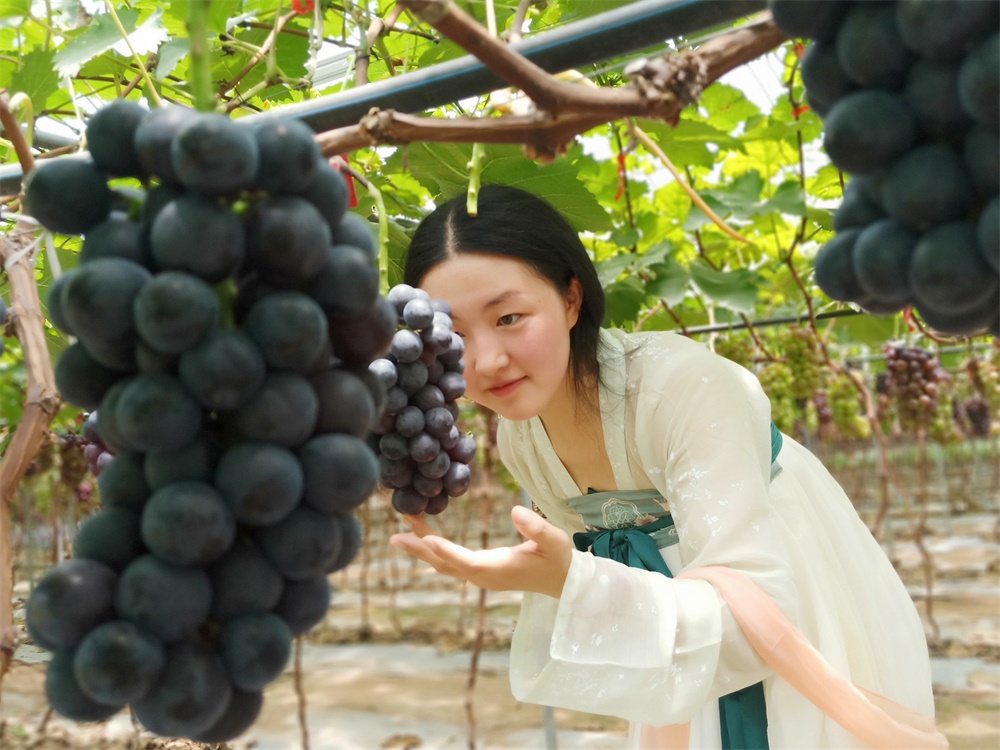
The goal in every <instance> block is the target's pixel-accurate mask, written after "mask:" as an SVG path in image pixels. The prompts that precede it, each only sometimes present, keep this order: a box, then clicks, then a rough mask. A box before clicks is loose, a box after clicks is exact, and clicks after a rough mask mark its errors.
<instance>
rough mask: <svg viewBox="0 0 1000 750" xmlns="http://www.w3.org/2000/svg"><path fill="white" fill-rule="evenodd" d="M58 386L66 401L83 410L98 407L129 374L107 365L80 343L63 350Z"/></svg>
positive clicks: (55, 369)
mask: <svg viewBox="0 0 1000 750" xmlns="http://www.w3.org/2000/svg"><path fill="white" fill-rule="evenodd" d="M54 374H55V379H56V387H57V388H58V389H59V393H60V395H61V396H62V397H63V399H64V400H65V401H68V402H69V403H71V404H73V405H74V406H79V407H80V408H82V409H96V408H97V407H98V406H99V405H100V403H101V399H102V398H104V394H105V393H107V392H108V389H109V388H111V386H112V385H114V384H115V383H117V382H118V381H119V380H121V379H122V378H123V377H125V375H126V374H127V373H125V372H123V371H122V370H115V369H112V368H110V367H105V366H104V365H102V364H101V363H100V362H98V361H97V360H96V359H94V358H93V357H92V356H91V355H90V353H89V352H88V351H87V348H86V347H85V346H84V345H83V344H81V343H80V342H75V343H72V344H70V345H69V346H67V347H66V348H65V349H63V350H62V351H61V352H60V353H59V357H58V358H57V359H56V364H55V368H54Z"/></svg>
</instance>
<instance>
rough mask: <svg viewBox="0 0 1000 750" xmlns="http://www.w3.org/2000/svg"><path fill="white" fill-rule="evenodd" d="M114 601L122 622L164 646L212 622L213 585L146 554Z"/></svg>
mask: <svg viewBox="0 0 1000 750" xmlns="http://www.w3.org/2000/svg"><path fill="white" fill-rule="evenodd" d="M114 601H115V608H116V610H117V612H118V615H119V617H121V619H123V620H128V621H129V622H132V623H134V624H135V625H137V626H138V627H140V628H142V629H143V630H145V631H147V632H148V633H150V634H152V635H154V636H156V637H157V638H159V639H160V640H161V641H163V642H164V643H175V642H177V641H180V640H181V639H182V638H185V637H186V636H188V635H191V634H192V633H194V632H195V631H196V630H197V629H198V628H200V627H201V626H202V625H203V624H204V623H205V621H206V620H207V619H208V613H209V608H210V607H211V603H212V584H211V583H210V581H209V579H208V575H207V574H206V573H205V572H204V571H203V570H201V569H200V568H182V567H179V566H177V565H171V564H170V563H168V562H165V561H163V560H160V559H159V558H157V557H155V556H153V555H143V556H142V557H138V558H136V559H135V560H133V561H132V562H131V563H129V565H128V567H126V568H125V570H124V571H122V574H121V576H120V577H119V580H118V588H117V591H116V592H115V599H114ZM153 731H155V730H153Z"/></svg>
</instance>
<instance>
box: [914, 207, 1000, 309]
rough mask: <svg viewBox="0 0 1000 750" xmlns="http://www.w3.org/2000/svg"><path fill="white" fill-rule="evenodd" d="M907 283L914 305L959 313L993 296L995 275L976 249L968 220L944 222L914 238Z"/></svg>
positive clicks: (976, 244) (995, 285)
mask: <svg viewBox="0 0 1000 750" xmlns="http://www.w3.org/2000/svg"><path fill="white" fill-rule="evenodd" d="M909 283H910V286H911V288H912V289H913V296H914V299H915V301H916V303H917V308H918V309H920V307H921V305H925V306H926V307H928V308H930V309H931V310H941V311H948V312H951V313H962V312H967V311H969V310H972V309H973V308H975V307H977V306H978V305H980V304H982V303H983V302H984V301H986V300H989V299H991V298H992V297H993V296H995V294H996V292H997V288H998V280H997V275H996V273H995V272H993V270H992V269H991V268H990V267H989V266H988V265H987V263H986V261H985V260H984V259H983V257H982V255H981V254H980V253H979V250H978V243H977V240H976V229H975V227H974V226H973V224H972V223H971V222H967V221H959V222H952V223H949V224H943V225H941V226H939V227H936V228H934V229H933V230H931V231H929V232H926V233H924V234H923V235H922V236H921V237H920V239H919V240H918V241H917V244H916V249H915V250H914V253H913V258H912V260H911V262H910V269H909Z"/></svg>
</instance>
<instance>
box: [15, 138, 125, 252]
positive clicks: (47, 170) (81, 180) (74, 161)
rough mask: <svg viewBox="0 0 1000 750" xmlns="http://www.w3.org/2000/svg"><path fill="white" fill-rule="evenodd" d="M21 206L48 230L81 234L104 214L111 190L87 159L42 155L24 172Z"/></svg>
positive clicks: (108, 207) (104, 217)
mask: <svg viewBox="0 0 1000 750" xmlns="http://www.w3.org/2000/svg"><path fill="white" fill-rule="evenodd" d="M24 209H25V212H26V213H27V214H29V215H30V216H33V217H35V218H36V219H38V221H40V222H41V223H42V225H43V226H44V227H45V228H46V229H48V230H50V231H52V232H62V233H63V234H83V233H84V232H86V231H87V230H89V229H91V228H92V227H96V226H97V225H98V224H100V223H101V222H102V221H104V220H105V219H106V218H108V214H110V213H111V190H110V189H109V188H108V183H107V181H106V178H105V177H104V175H102V174H101V172H100V171H99V170H98V169H97V166H96V165H95V164H94V162H93V161H91V160H89V159H78V158H69V157H66V158H62V159H46V160H44V161H38V162H36V164H35V166H34V168H33V169H32V170H31V171H30V172H28V174H27V175H26V176H25V179H24Z"/></svg>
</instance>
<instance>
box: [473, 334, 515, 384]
mask: <svg viewBox="0 0 1000 750" xmlns="http://www.w3.org/2000/svg"><path fill="white" fill-rule="evenodd" d="M470 348H471V349H472V351H469V349H470ZM465 359H466V363H467V366H468V364H471V365H472V366H473V368H474V369H475V373H476V374H477V375H480V376H490V375H493V374H495V373H497V372H499V371H501V370H502V369H503V368H504V367H506V366H507V363H508V361H509V359H508V357H507V351H506V349H505V348H504V347H503V346H502V344H501V342H499V341H497V340H496V339H495V337H492V336H485V337H481V338H478V339H477V340H476V341H475V342H474V344H473V346H472V347H469V346H467V347H466V351H465Z"/></svg>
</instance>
